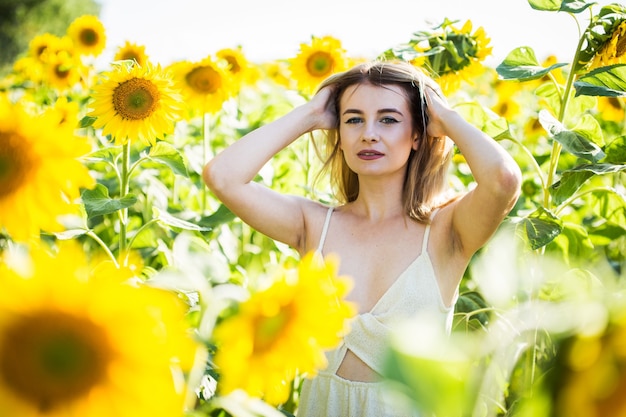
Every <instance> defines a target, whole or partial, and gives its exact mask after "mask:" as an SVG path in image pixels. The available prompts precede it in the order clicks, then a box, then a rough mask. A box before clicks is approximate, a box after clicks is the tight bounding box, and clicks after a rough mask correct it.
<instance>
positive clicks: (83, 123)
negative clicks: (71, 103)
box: [78, 116, 98, 128]
mask: <svg viewBox="0 0 626 417" xmlns="http://www.w3.org/2000/svg"><path fill="white" fill-rule="evenodd" d="M97 119H98V118H97V117H93V116H85V117H83V118H82V119H80V122H79V124H78V126H80V127H81V128H85V127H89V126H91V125H93V122H95V121H96V120H97Z"/></svg>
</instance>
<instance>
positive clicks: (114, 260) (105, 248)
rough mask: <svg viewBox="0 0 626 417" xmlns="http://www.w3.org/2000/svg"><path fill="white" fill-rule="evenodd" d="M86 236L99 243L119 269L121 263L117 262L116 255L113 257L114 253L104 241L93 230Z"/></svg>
mask: <svg viewBox="0 0 626 417" xmlns="http://www.w3.org/2000/svg"><path fill="white" fill-rule="evenodd" d="M86 235H87V236H89V237H90V238H92V239H93V240H95V241H96V242H97V243H98V245H100V247H101V248H102V250H104V252H105V253H106V254H107V255H108V257H109V258H111V260H112V261H113V264H114V265H115V267H116V268H119V263H118V262H117V259H115V255H113V252H111V249H109V247H108V246H107V244H106V243H104V241H103V240H102V239H100V237H99V236H98V235H97V234H95V233H94V231H93V230H89V231H88V232H87V233H86Z"/></svg>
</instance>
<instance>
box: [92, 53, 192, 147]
mask: <svg viewBox="0 0 626 417" xmlns="http://www.w3.org/2000/svg"><path fill="white" fill-rule="evenodd" d="M93 90H94V92H93V95H92V98H93V101H92V103H91V108H92V110H91V111H90V112H89V113H88V115H89V116H92V117H96V118H97V119H96V120H95V121H94V123H93V126H94V127H95V128H103V129H102V133H103V134H104V135H111V137H113V138H114V139H115V142H116V143H117V144H124V143H126V142H127V141H129V140H130V141H134V140H137V139H138V140H141V141H143V142H144V143H145V144H146V145H153V144H154V143H155V142H156V140H157V138H162V137H163V136H164V135H166V134H170V133H172V132H173V131H174V127H175V125H176V121H177V120H178V119H179V117H180V115H181V111H182V106H183V103H182V97H181V95H180V94H179V91H178V90H177V89H176V88H175V87H174V83H173V81H172V79H171V78H170V76H169V74H168V73H166V72H165V71H163V70H162V69H161V67H160V66H156V67H155V66H153V65H151V64H150V63H148V64H146V65H145V66H143V67H141V66H139V65H136V64H134V63H129V62H121V63H117V64H114V66H113V70H112V71H109V72H104V73H102V74H101V75H100V77H99V80H98V82H97V84H96V86H95V87H94V88H93Z"/></svg>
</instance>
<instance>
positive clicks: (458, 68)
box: [416, 19, 492, 94]
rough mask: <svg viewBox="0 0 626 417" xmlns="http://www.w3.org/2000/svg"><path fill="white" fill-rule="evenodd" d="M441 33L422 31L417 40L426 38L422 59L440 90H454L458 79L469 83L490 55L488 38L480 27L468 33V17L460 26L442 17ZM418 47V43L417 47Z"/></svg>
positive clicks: (470, 27)
mask: <svg viewBox="0 0 626 417" xmlns="http://www.w3.org/2000/svg"><path fill="white" fill-rule="evenodd" d="M436 29H441V30H442V32H441V33H433V34H426V33H425V32H422V33H423V34H426V36H425V37H423V38H420V39H419V42H420V43H422V42H423V41H427V43H428V46H427V47H425V48H424V49H423V52H424V53H425V57H426V61H425V63H424V65H423V66H424V67H426V68H427V69H428V70H429V71H432V73H433V74H434V75H435V76H436V77H437V83H438V84H439V85H440V86H441V89H442V91H443V93H444V94H450V93H453V92H454V91H457V90H458V89H459V88H460V86H461V82H463V81H465V82H468V83H470V84H471V83H472V80H473V79H475V78H477V77H478V76H480V75H481V74H482V73H483V71H484V67H483V64H482V61H484V60H485V58H486V57H487V56H489V55H491V51H492V48H491V47H490V46H488V45H489V42H490V41H491V39H490V38H487V36H486V34H485V31H484V29H483V28H482V27H479V28H478V29H476V31H475V32H474V33H472V21H471V20H468V21H466V22H465V24H464V25H463V27H462V28H461V29H458V28H457V27H456V26H454V22H451V21H449V20H447V19H446V21H445V22H444V23H443V24H441V26H439V28H436ZM416 49H417V50H418V51H419V50H420V46H419V44H418V46H417V48H416Z"/></svg>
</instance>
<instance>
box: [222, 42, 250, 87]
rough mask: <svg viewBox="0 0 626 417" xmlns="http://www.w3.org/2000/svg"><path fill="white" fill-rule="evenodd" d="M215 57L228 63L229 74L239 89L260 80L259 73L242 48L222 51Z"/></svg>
mask: <svg viewBox="0 0 626 417" xmlns="http://www.w3.org/2000/svg"><path fill="white" fill-rule="evenodd" d="M215 56H216V57H217V59H223V60H225V61H226V62H227V63H228V65H227V69H228V72H229V73H230V74H231V75H232V76H233V80H234V81H235V84H236V85H237V87H241V85H243V84H254V83H255V82H256V81H257V80H258V79H259V71H258V70H257V69H256V67H255V66H254V65H252V64H251V63H250V61H248V59H247V58H246V56H245V55H244V53H243V51H242V49H241V48H240V47H239V48H236V49H233V48H225V49H220V50H219V51H217V52H216V53H215Z"/></svg>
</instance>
